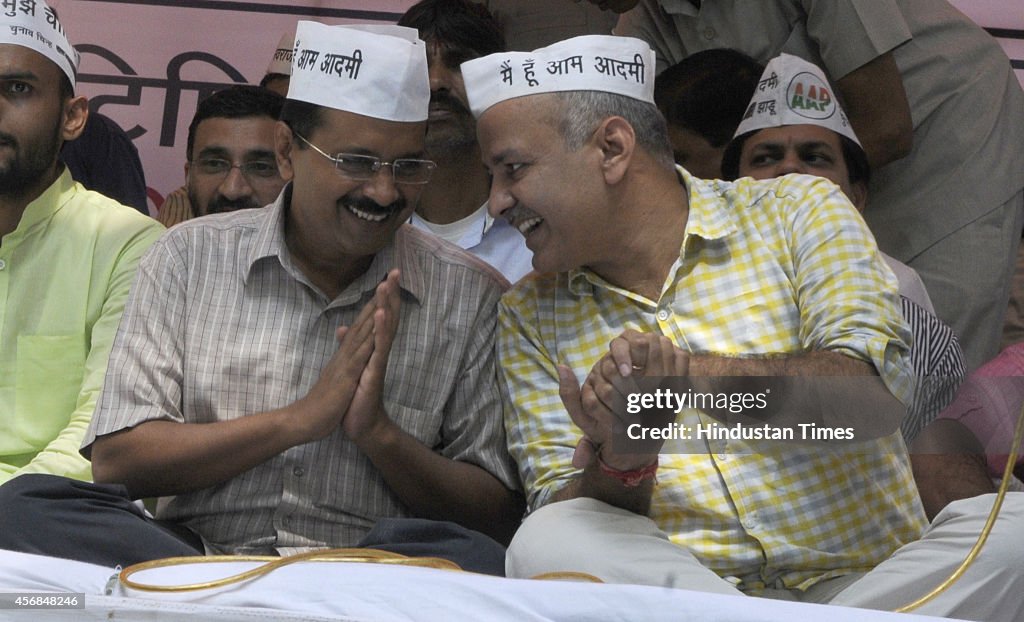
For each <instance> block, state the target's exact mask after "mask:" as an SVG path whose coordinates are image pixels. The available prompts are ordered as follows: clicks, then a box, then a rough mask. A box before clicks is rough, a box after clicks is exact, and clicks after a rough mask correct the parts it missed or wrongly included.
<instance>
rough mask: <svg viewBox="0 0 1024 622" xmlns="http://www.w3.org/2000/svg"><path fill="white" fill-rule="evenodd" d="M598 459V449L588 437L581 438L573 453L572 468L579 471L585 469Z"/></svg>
mask: <svg viewBox="0 0 1024 622" xmlns="http://www.w3.org/2000/svg"><path fill="white" fill-rule="evenodd" d="M596 458H597V448H596V447H595V446H594V443H593V441H591V440H590V439H589V438H587V437H586V436H583V437H580V441H579V442H578V443H576V449H575V451H573V452H572V466H573V468H577V469H585V468H587V466H589V465H590V463H592V462H593V461H594V460H595V459H596Z"/></svg>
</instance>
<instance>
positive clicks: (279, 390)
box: [85, 193, 518, 554]
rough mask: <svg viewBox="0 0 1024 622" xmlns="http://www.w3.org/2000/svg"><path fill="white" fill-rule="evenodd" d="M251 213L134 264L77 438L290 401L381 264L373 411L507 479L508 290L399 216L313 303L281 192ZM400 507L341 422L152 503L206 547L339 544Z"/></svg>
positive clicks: (326, 354) (168, 241) (207, 221)
mask: <svg viewBox="0 0 1024 622" xmlns="http://www.w3.org/2000/svg"><path fill="white" fill-rule="evenodd" d="M286 194H288V193H282V196H281V197H280V198H279V199H278V201H277V202H276V203H275V204H273V205H270V206H267V207H266V208H263V209H257V210H242V211H238V212H233V213H229V214H221V215H216V216H210V217H205V218H202V219H198V220H194V221H190V222H186V223H184V224H182V225H179V226H177V227H175V228H173V229H172V230H170V231H168V232H167V234H166V235H165V236H164V237H163V238H161V239H160V240H159V241H158V242H157V243H156V244H155V245H154V246H153V248H152V249H151V250H150V252H149V253H148V254H147V255H146V256H145V257H144V259H143V260H142V263H141V264H140V267H139V273H138V276H137V278H136V282H135V285H134V287H133V289H132V292H131V295H130V298H129V300H128V303H127V307H126V309H125V313H124V317H123V320H122V322H121V326H120V329H119V330H118V334H117V338H116V340H115V342H114V346H113V351H112V353H111V356H110V363H109V366H108V370H107V376H106V383H105V386H104V388H103V393H102V396H101V398H100V402H99V405H98V407H97V409H96V414H95V417H94V419H93V422H92V425H91V426H90V428H89V432H88V434H87V435H86V438H85V445H86V446H88V445H89V444H91V443H92V441H93V440H95V438H96V437H97V436H101V435H104V434H110V433H112V432H116V431H118V430H122V429H125V428H129V427H132V426H135V425H138V424H140V423H143V422H145V421H150V420H156V419H163V420H170V421H177V422H187V423H205V422H213V421H221V420H229V419H234V418H237V417H244V416H246V415H248V414H252V413H256V412H262V411H267V410H271V409H275V408H280V407H282V406H285V405H287V404H290V403H292V402H294V401H295V400H297V399H299V398H301V397H303V396H305V395H306V393H307V392H308V391H309V389H310V388H311V387H312V386H313V384H314V383H315V382H316V380H317V378H318V377H319V375H320V371H321V369H322V368H323V367H324V366H325V365H326V363H327V361H328V360H329V359H330V357H331V355H332V354H333V353H334V352H335V350H336V349H337V347H338V346H337V341H336V339H335V329H336V328H337V327H338V326H340V325H347V324H350V323H351V322H352V321H353V320H354V319H355V317H356V315H357V314H358V312H359V310H360V309H361V308H362V306H363V305H364V304H365V303H366V302H367V301H368V300H369V299H370V298H371V297H372V295H373V291H374V288H375V287H376V286H377V284H378V283H380V281H381V280H382V279H383V278H384V276H385V275H386V273H387V271H388V270H389V269H391V268H394V267H398V268H399V269H401V271H402V276H401V283H400V284H401V290H402V291H401V296H402V309H401V319H400V324H399V328H398V334H397V335H396V338H395V341H394V345H393V346H392V349H391V355H390V358H389V361H388V371H387V377H386V381H385V388H384V403H385V408H386V410H387V412H388V413H389V414H390V416H391V417H392V418H393V419H394V420H395V421H396V422H397V423H398V425H399V426H400V427H401V428H402V429H403V430H405V431H406V432H408V433H409V434H411V435H412V436H414V437H416V438H417V439H419V441H420V442H422V443H424V444H425V445H427V446H428V447H431V448H433V449H434V450H435V451H437V452H439V453H441V454H442V455H444V456H446V457H449V458H452V459H454V460H461V461H465V462H470V463H473V464H476V465H479V466H481V467H483V468H484V469H486V470H487V471H488V472H490V473H492V474H493V475H495V476H496V477H497V478H498V479H499V480H500V481H501V482H502V483H504V484H505V485H506V486H508V487H509V488H518V484H517V483H515V482H516V479H515V475H514V473H515V469H514V466H513V465H512V464H511V459H510V458H509V456H508V453H507V450H506V448H505V436H504V431H503V428H502V412H501V400H500V398H499V394H498V388H497V383H496V376H495V362H494V335H495V326H496V306H497V302H498V299H499V297H500V295H501V293H502V291H503V290H504V289H505V287H506V286H507V283H506V282H505V281H504V279H503V278H502V277H501V276H500V275H499V274H498V273H497V272H496V271H494V270H493V269H492V268H491V267H490V266H487V265H486V264H484V263H483V262H482V261H480V260H478V259H476V258H474V257H472V256H471V255H469V254H467V253H466V252H464V251H462V250H461V249H458V248H456V247H454V246H450V245H448V244H446V243H444V242H441V241H440V240H438V239H437V238H435V237H433V236H430V235H429V234H425V233H423V232H420V231H417V230H416V229H414V228H412V227H410V226H408V225H403V226H402V227H401V228H400V229H399V230H398V232H397V234H396V236H395V239H394V241H393V242H392V244H391V245H389V246H388V247H387V248H385V249H384V250H382V251H381V252H380V253H378V254H377V256H376V257H375V258H374V260H373V262H372V264H371V266H370V268H369V269H368V270H367V272H366V273H365V274H363V275H362V276H361V277H359V278H358V279H357V280H356V281H355V282H354V283H352V284H351V285H349V287H348V288H346V289H345V291H344V292H342V293H341V294H340V295H339V296H338V297H337V298H336V299H335V300H328V299H327V298H326V297H325V296H324V295H323V294H322V293H321V292H320V291H319V290H317V289H316V288H315V287H314V286H313V285H312V284H311V283H310V282H309V281H308V279H306V278H305V277H304V276H303V275H302V274H301V272H300V271H299V270H298V269H297V268H296V267H295V266H294V265H293V263H292V261H291V259H290V256H289V253H288V249H287V247H286V245H285V241H284V222H285V208H284V207H283V203H284V201H285V200H286V199H285V195H286ZM406 515H407V511H406V509H405V508H404V507H403V506H402V504H401V502H400V501H399V500H398V499H397V498H396V497H395V496H394V494H393V493H392V492H391V491H390V490H389V488H388V487H387V485H386V484H385V483H384V481H383V479H382V478H381V476H380V474H379V473H378V472H377V470H376V469H375V467H374V466H373V465H372V464H371V463H370V461H369V460H368V459H367V458H366V457H365V456H363V455H362V454H361V453H360V452H359V451H358V450H357V448H356V446H355V444H354V443H353V442H351V441H350V440H348V439H347V438H345V436H344V434H343V433H342V432H341V430H340V428H339V429H338V430H336V431H335V432H334V433H333V434H331V435H330V436H328V437H327V438H325V439H323V440H320V441H317V442H313V443H307V444H305V445H300V446H297V447H292V448H291V449H289V450H287V451H285V452H284V453H282V454H279V455H278V456H276V457H275V458H273V459H271V460H269V461H267V462H265V463H264V464H262V465H260V466H258V467H256V468H254V469H251V470H249V471H247V472H245V473H242V474H240V475H238V476H236V477H235V478H233V479H231V480H229V481H227V482H224V483H223V484H220V485H218V486H214V487H212V488H208V489H203V490H196V491H194V492H190V493H187V494H182V495H178V496H176V497H168V498H164V499H161V500H160V503H159V506H158V511H157V516H158V518H162V519H167V520H173V521H178V522H181V523H183V524H185V525H187V526H188V527H190V528H191V529H192V530H194V531H195V532H197V533H198V534H199V535H200V536H202V537H203V539H204V540H205V541H206V542H207V546H208V548H210V549H212V550H215V551H223V552H230V553H264V554H265V553H272V552H273V551H275V550H276V551H282V550H286V549H292V548H296V547H317V546H332V547H339V546H340V547H344V546H352V545H354V544H355V543H356V542H357V541H358V540H359V539H360V538H361V537H362V536H363V535H364V534H365V533H366V532H367V531H368V530H369V529H370V527H371V526H372V525H373V523H374V522H375V521H376V520H377V519H378V518H381V517H396V516H406Z"/></svg>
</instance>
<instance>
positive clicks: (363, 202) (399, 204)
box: [338, 195, 406, 216]
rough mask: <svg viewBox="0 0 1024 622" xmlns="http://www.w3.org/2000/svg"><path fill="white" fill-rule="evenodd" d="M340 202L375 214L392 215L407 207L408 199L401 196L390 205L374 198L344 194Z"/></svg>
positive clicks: (343, 205) (342, 204)
mask: <svg viewBox="0 0 1024 622" xmlns="http://www.w3.org/2000/svg"><path fill="white" fill-rule="evenodd" d="M338 203H339V204H340V205H341V206H342V207H346V208H349V207H354V208H356V209H357V210H359V211H361V212H367V213H370V214H374V215H379V214H387V215H388V216H391V215H392V214H396V213H398V212H400V211H402V210H404V209H405V206H406V201H405V199H404V198H402V197H399V198H398V199H395V200H394V201H392V202H391V203H389V204H388V205H380V204H378V203H377V202H376V201H374V200H373V199H370V198H368V197H362V196H347V195H346V196H344V197H342V198H341V200H340V201H338Z"/></svg>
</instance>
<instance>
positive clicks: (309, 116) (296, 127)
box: [281, 99, 323, 149]
mask: <svg viewBox="0 0 1024 622" xmlns="http://www.w3.org/2000/svg"><path fill="white" fill-rule="evenodd" d="M322 109H323V107H322V106H318V105H316V104H311V103H309V102H304V101H299V100H297V99H286V100H285V101H284V107H283V108H282V109H281V120H282V121H284V122H285V123H286V124H287V125H288V127H290V128H291V130H292V132H293V133H295V134H298V135H299V136H302V137H303V138H312V136H313V132H315V131H316V130H317V128H318V127H320V124H321V123H322V119H321V115H320V111H321V110H322ZM292 144H294V145H297V146H298V148H299V149H305V148H306V143H304V142H303V141H301V140H296V141H293V142H292Z"/></svg>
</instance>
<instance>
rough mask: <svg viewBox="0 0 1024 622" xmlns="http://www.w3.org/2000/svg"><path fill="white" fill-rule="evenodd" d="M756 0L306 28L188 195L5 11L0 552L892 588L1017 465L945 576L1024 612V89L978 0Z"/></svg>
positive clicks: (200, 128) (39, 10)
mask: <svg viewBox="0 0 1024 622" xmlns="http://www.w3.org/2000/svg"><path fill="white" fill-rule="evenodd" d="M591 4H592V5H597V6H591ZM755 4H756V11H755V12H751V11H753V10H754V5H752V4H751V3H740V2H736V1H733V0H709V1H707V2H701V1H700V0H616V1H608V0H603V1H601V2H597V1H596V0H592V2H591V3H590V4H587V3H583V4H575V5H573V4H571V3H568V2H566V3H565V4H564V5H559V6H558V7H557V8H553V9H551V11H553V12H554V13H548V14H547V15H546V17H545V14H544V11H543V10H539V9H536V7H534V8H533V9H530V10H527V9H526V8H525V7H526V5H525V4H524V3H521V2H520V3H517V2H513V1H507V2H487V3H478V2H472V1H470V0H420V1H419V2H417V3H416V4H414V5H413V6H411V7H410V8H409V9H408V11H407V12H406V13H405V14H404V15H403V16H402V18H401V19H400V20H399V21H398V23H397V24H396V25H383V26H382V25H375V26H328V25H324V24H320V23H317V22H313V21H299V22H298V23H297V24H296V26H295V30H294V31H290V32H287V33H285V34H284V35H283V36H282V39H281V42H280V43H279V44H278V49H277V50H276V51H275V53H274V54H273V60H272V61H271V63H270V65H269V66H268V69H267V73H266V76H265V77H264V79H263V81H262V82H261V84H260V85H258V86H256V85H253V86H243V85H238V86H234V87H230V88H226V89H224V90H222V91H219V92H217V93H214V94H213V95H210V96H209V97H208V98H206V99H204V100H203V101H201V102H199V105H198V107H197V110H196V112H195V116H194V118H193V120H192V123H191V125H190V126H189V131H188V142H187V147H186V151H185V154H184V161H185V164H184V174H185V175H184V176H185V184H184V185H183V186H182V187H181V188H180V189H178V190H175V191H174V192H172V193H170V195H169V196H168V197H167V199H166V200H165V202H164V203H163V204H162V205H161V206H160V208H159V213H158V214H157V216H156V217H155V218H151V217H150V216H148V215H145V213H144V212H145V210H144V209H140V208H139V205H138V204H139V202H140V198H139V193H138V185H139V180H140V176H139V175H137V174H136V173H133V172H131V171H138V170H139V166H138V154H137V152H134V151H133V149H134V148H133V147H132V146H131V143H130V140H128V139H127V138H126V137H125V136H124V135H123V132H120V133H119V130H120V128H118V127H117V126H116V124H114V123H113V122H112V121H110V120H109V119H105V118H102V117H98V116H96V115H90V114H89V111H88V106H87V101H86V98H85V97H83V96H81V95H77V94H76V90H75V87H76V84H75V81H76V75H77V60H78V54H77V52H76V51H75V49H74V47H73V46H72V45H71V44H70V43H69V38H68V35H67V34H66V33H65V31H64V28H63V27H62V26H61V24H60V23H59V20H58V19H57V17H56V15H55V14H54V13H53V12H52V10H51V9H50V8H49V7H47V6H46V4H45V3H44V2H42V1H41V0H39V1H38V2H35V3H22V4H20V5H18V6H16V7H15V8H13V9H11V10H10V11H8V12H6V13H3V14H0V28H3V30H2V31H0V85H2V86H3V87H4V88H3V89H2V92H0V292H3V297H2V298H0V302H2V306H0V309H2V315H0V370H2V373H0V430H2V431H3V434H0V548H2V549H8V550H16V551H23V552H29V553H38V554H43V555H49V556H55V557H61V558H67V559H73V560H78V561H85V562H91V563H96V564H103V565H107V566H117V565H122V566H123V565H127V564H133V563H138V562H142V561H148V560H153V559H160V558H164V557H171V556H201V555H210V554H227V555H235V554H261V555H291V554H294V553H297V552H302V551H307V550H311V549H317V548H336V547H369V548H379V549H384V550H388V551H393V552H396V553H400V554H404V555H410V556H420V555H427V556H437V557H443V558H446V559H449V560H451V561H453V562H455V563H456V564H458V565H459V566H461V567H462V568H463V569H466V570H471V571H475V572H481V573H487V574H493V575H498V576H509V577H517V578H531V577H535V576H540V575H545V574H547V573H564V572H574V573H585V574H589V575H592V576H593V577H596V578H598V579H600V580H602V581H606V582H617V583H633V584H646V585H655V586H669V587H675V588H682V589H690V590H697V591H703V592H712V593H719V594H729V595H734V596H737V597H764V598H775V599H785V600H795V601H802V602H813V603H823V604H834V605H843V606H850V607H864V608H872V609H885V610H894V609H897V608H899V607H900V606H901V605H905V604H906V603H908V602H910V601H913V600H915V599H916V598H917V597H919V596H923V595H924V594H927V593H928V592H930V591H931V590H932V589H933V588H934V587H936V586H937V585H939V584H940V583H942V582H943V580H944V579H946V577H948V576H950V575H952V574H953V573H954V572H955V571H956V570H957V568H958V567H959V566H960V565H961V563H962V562H963V560H964V559H965V558H966V557H967V555H968V552H969V550H970V548H971V546H972V545H973V544H974V541H975V539H976V537H977V535H978V533H979V532H980V531H981V530H982V528H983V525H985V523H986V520H987V519H988V518H989V514H990V511H991V509H992V507H993V504H994V502H995V498H996V495H995V494H994V493H995V491H996V488H997V486H998V485H999V484H1000V483H1002V484H1003V485H1004V486H1006V487H1009V488H1010V489H1011V490H1012V492H1010V493H1009V494H1007V495H1006V497H1005V499H1004V501H1003V503H1002V508H1001V511H1000V512H999V516H998V519H997V520H996V521H995V523H994V525H993V527H992V529H991V532H990V534H989V536H988V544H987V545H986V546H985V547H984V549H983V550H982V552H981V554H980V555H979V556H978V557H977V558H976V559H974V561H973V562H972V563H971V565H970V566H969V567H968V568H967V570H966V572H964V573H963V574H962V576H960V577H959V579H958V580H957V581H956V582H955V583H953V584H952V585H951V586H950V587H949V588H948V589H945V590H944V591H943V592H942V593H941V594H940V595H939V596H937V597H936V598H934V599H932V600H930V601H928V602H927V603H925V604H923V605H922V606H921V607H920V608H919V609H917V611H918V612H920V613H926V614H931V615H936V616H948V617H956V618H963V619H972V620H1016V619H1020V618H1021V617H1022V616H1024V558H1022V557H1021V555H1020V551H1021V550H1024V549H1022V546H1024V494H1022V491H1024V484H1021V483H1020V481H1019V480H1018V479H1017V477H1016V476H1024V466H1021V465H1024V460H1020V461H1019V462H1018V463H1017V464H1009V465H1008V464H1007V463H1008V460H1007V456H1008V455H1009V454H1011V453H1012V452H1013V449H1014V448H1013V447H1011V443H1010V440H1009V438H1010V435H1011V432H1012V430H1013V427H1014V425H1015V422H1016V420H1017V417H1018V416H1019V413H1020V410H1021V408H1022V407H1024V382H1022V380H1024V363H1022V361H1024V342H1013V343H1010V344H1009V345H1008V347H1006V348H1005V349H1003V350H1002V352H999V344H1000V340H1001V339H1002V336H1003V334H1004V316H1006V317H1008V318H1009V320H1007V321H1006V322H1005V323H1006V325H1007V326H1011V327H1012V326H1014V325H1016V324H1019V322H1018V321H1017V320H1019V318H1016V317H1015V314H1016V311H1015V310H1016V308H1017V304H1018V303H1019V299H1018V298H1017V297H1016V294H1017V292H1015V291H1014V292H1013V294H1014V297H1013V300H1011V289H1012V288H1011V284H1012V283H1013V282H1014V269H1015V266H1016V264H1017V258H1018V247H1019V244H1020V241H1021V234H1022V228H1024V147H1022V145H1024V92H1022V90H1021V87H1020V85H1019V83H1018V82H1017V79H1016V77H1015V75H1014V73H1013V71H1012V69H1011V66H1010V63H1009V62H1008V59H1007V58H1006V56H1005V54H1003V53H1002V51H1001V50H1000V48H999V46H998V44H997V43H996V42H995V41H994V40H993V39H991V37H989V36H988V35H987V34H986V33H985V32H984V31H983V30H981V29H980V28H978V27H977V26H976V25H974V24H972V23H971V22H970V21H969V20H968V19H967V18H966V17H964V16H962V15H961V14H959V13H958V12H956V11H955V10H954V9H953V8H952V7H950V6H949V5H948V4H947V2H946V1H945V0H893V1H891V2H885V3H878V5H877V6H873V7H871V9H870V11H868V10H866V9H864V8H863V7H861V6H860V5H858V4H857V3H856V2H852V1H848V0H829V1H828V2H824V1H817V2H816V1H810V2H808V1H802V2H797V1H796V0H771V1H768V0H766V1H764V2H758V3H755ZM492 10H493V13H492ZM555 13H557V15H558V16H561V17H560V18H559V19H563V20H564V19H565V16H567V15H569V14H570V13H571V14H574V15H577V16H578V17H579V19H578V20H575V21H574V20H566V21H564V22H560V21H559V20H558V19H556V18H555V16H554V14H555ZM619 14H621V15H619ZM616 21H617V23H616V24H615V26H614V34H612V33H611V32H610V29H611V28H612V24H613V23H615V22H616ZM560 23H561V24H563V25H564V26H565V27H564V28H558V27H557V26H558V24H560ZM840 24H841V25H842V27H841V28H839V27H838V26H839V25H840ZM553 25H554V26H553ZM72 31H73V27H72ZM588 33H592V34H588ZM513 39H514V40H513ZM90 128H92V129H91V130H90ZM77 141H81V142H77ZM76 143H77V144H76ZM101 164H102V165H101ZM87 187H88V188H92V189H87ZM143 188H144V184H143ZM142 201H143V202H144V199H142ZM132 205H134V207H132ZM140 212H143V213H140ZM1018 276H1019V275H1018ZM1007 334H1011V332H1010V329H1008V330H1007ZM765 387H768V388H765ZM669 395H671V396H672V399H671V400H666V401H665V402H663V401H662V399H661V398H662V397H665V396H669ZM702 396H703V397H709V401H702V402H697V401H687V400H699V399H703V397H702ZM648 398H651V399H648ZM655 398H657V399H655ZM734 398H735V399H734ZM627 404H628V406H627ZM637 431H640V432H642V433H641V434H639V435H638V434H635V432H637ZM794 433H795V434H796V438H794V436H793V434H794ZM1007 468H1009V469H1010V470H1011V471H1014V469H1015V471H1014V472H1015V473H1016V476H1012V475H1011V476H1010V477H1004V475H1005V473H1006V471H1007ZM143 501H145V502H143Z"/></svg>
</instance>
